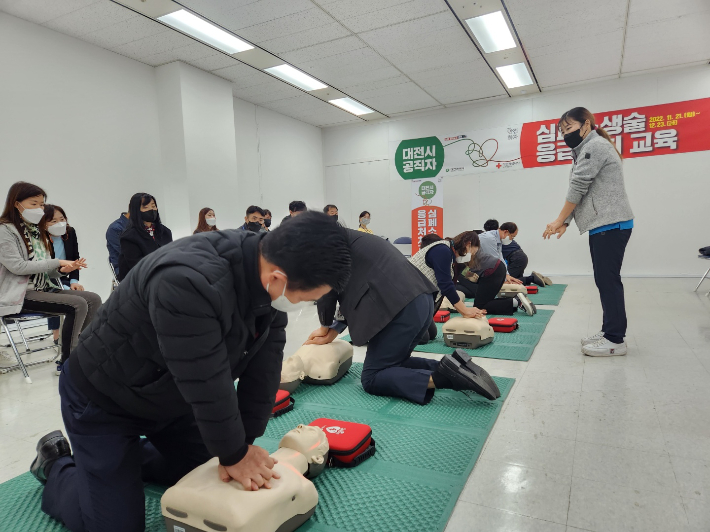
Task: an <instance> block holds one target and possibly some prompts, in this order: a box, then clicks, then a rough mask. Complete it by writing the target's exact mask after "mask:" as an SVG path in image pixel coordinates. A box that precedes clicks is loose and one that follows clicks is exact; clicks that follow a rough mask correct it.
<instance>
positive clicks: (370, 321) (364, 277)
mask: <svg viewBox="0 0 710 532" xmlns="http://www.w3.org/2000/svg"><path fill="white" fill-rule="evenodd" d="M347 235H348V240H349V242H350V253H351V256H352V275H351V276H350V281H349V282H348V283H347V285H346V286H345V288H344V289H341V290H340V289H337V288H334V289H333V291H332V292H330V293H329V294H328V295H326V296H325V297H323V298H322V299H320V300H319V301H318V317H319V318H320V323H321V325H322V326H321V327H320V328H319V329H316V330H315V331H313V332H312V333H311V335H310V337H309V339H308V341H307V342H306V343H307V344H320V345H322V344H327V343H330V342H332V341H333V340H334V339H335V338H336V337H337V336H338V334H339V333H341V332H343V331H344V330H345V328H346V327H348V328H349V330H350V337H351V338H352V341H353V344H355V345H365V344H367V355H365V364H364V366H363V368H362V378H361V382H362V387H363V389H364V390H365V391H366V392H368V393H371V394H373V395H388V396H393V397H402V398H404V399H408V400H410V401H413V402H415V403H419V404H426V403H428V402H429V401H430V400H431V398H432V397H433V395H434V389H435V388H449V389H454V390H472V391H474V392H476V393H478V394H481V395H483V396H484V397H486V398H487V399H490V400H494V399H497V398H498V397H500V391H499V390H498V386H496V383H495V381H494V380H493V379H492V378H491V377H490V375H488V373H486V371H485V370H484V369H483V368H481V367H480V366H477V365H476V364H474V363H473V361H471V357H470V356H469V355H468V354H467V353H466V352H465V351H463V350H460V349H457V350H456V352H455V353H453V354H452V355H444V357H443V358H442V359H441V360H440V361H437V360H432V359H428V358H422V357H414V356H412V350H413V349H414V347H415V346H416V345H417V344H418V343H419V342H420V340H421V338H422V337H423V336H424V335H425V334H426V333H427V331H428V329H429V325H430V324H431V323H432V316H433V315H434V296H435V295H436V294H437V293H438V290H437V288H436V287H435V286H434V285H433V284H432V283H430V282H429V280H428V279H427V278H426V277H425V276H424V274H423V273H422V272H421V271H419V269H418V268H417V267H416V266H414V265H412V263H410V262H409V261H408V260H407V259H406V258H405V256H404V255H402V253H400V251H399V250H398V249H397V248H395V247H394V246H393V245H392V244H390V243H389V242H387V241H386V240H383V239H382V238H380V237H377V236H374V235H369V234H367V233H363V232H360V231H354V230H352V229H348V230H347ZM338 302H339V303H340V313H341V314H342V316H343V318H344V319H343V320H334V317H335V311H336V307H337V304H338Z"/></svg>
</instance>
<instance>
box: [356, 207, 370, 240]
mask: <svg viewBox="0 0 710 532" xmlns="http://www.w3.org/2000/svg"><path fill="white" fill-rule="evenodd" d="M371 218H372V216H371V215H370V213H369V212H367V211H362V212H361V213H360V216H359V217H358V220H360V225H359V226H358V228H357V230H358V231H361V232H363V233H369V234H371V235H372V234H374V233H373V232H372V229H368V228H367V226H368V225H370V219H371Z"/></svg>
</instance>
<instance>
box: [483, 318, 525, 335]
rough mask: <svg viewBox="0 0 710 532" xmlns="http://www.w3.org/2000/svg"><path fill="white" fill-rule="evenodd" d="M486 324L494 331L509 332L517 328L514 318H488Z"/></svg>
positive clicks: (516, 321)
mask: <svg viewBox="0 0 710 532" xmlns="http://www.w3.org/2000/svg"><path fill="white" fill-rule="evenodd" d="M488 324H489V325H490V326H491V327H493V330H494V331H495V332H503V333H510V332H513V331H514V330H515V329H517V328H518V320H517V319H516V318H489V319H488Z"/></svg>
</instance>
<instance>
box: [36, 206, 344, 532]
mask: <svg viewBox="0 0 710 532" xmlns="http://www.w3.org/2000/svg"><path fill="white" fill-rule="evenodd" d="M349 277H350V250H349V245H348V238H347V234H346V233H345V230H344V229H342V228H341V227H340V226H339V225H338V224H335V223H333V222H332V219H331V218H329V217H328V216H326V215H325V214H322V213H304V214H302V215H301V216H299V217H297V218H294V219H293V220H292V221H291V222H289V223H287V224H284V225H283V226H281V227H279V228H277V229H275V230H274V231H272V232H270V233H259V234H256V233H252V232H248V231H239V230H230V231H214V232H209V233H200V234H197V235H194V236H191V237H187V238H183V239H180V240H178V241H176V242H173V243H172V244H170V245H168V246H165V247H163V248H160V249H159V250H158V251H155V252H154V253H152V254H150V255H148V256H147V257H145V258H144V259H143V260H141V261H140V262H139V263H138V265H136V266H135V267H134V268H133V269H132V270H131V272H130V273H129V274H128V276H127V277H126V279H125V280H124V281H123V282H122V283H121V284H120V286H119V287H118V288H117V289H116V291H115V292H113V294H111V297H110V298H109V299H108V301H107V302H106V303H105V304H104V305H103V307H101V309H100V310H99V311H98V313H97V314H96V317H95V318H94V321H93V322H92V323H91V325H90V326H89V327H87V328H86V330H85V331H84V332H83V333H82V335H81V338H80V340H79V345H78V346H77V347H76V349H74V351H72V353H71V356H70V357H69V360H68V362H67V363H66V364H65V366H64V372H63V373H62V375H61V377H60V380H59V394H60V397H61V408H62V416H63V418H64V426H65V427H66V431H67V433H68V436H69V439H70V440H71V445H72V448H73V451H74V454H73V456H72V455H71V451H70V448H69V443H68V442H67V440H66V439H65V438H64V436H63V435H62V433H61V432H60V431H55V432H53V433H50V434H48V435H46V436H44V437H43V438H42V439H41V440H40V441H39V443H38V445H37V458H36V459H35V460H34V462H33V463H32V466H31V471H32V473H33V474H34V475H35V476H36V477H37V479H38V480H39V481H40V482H42V483H45V488H44V493H43V496H42V509H43V510H44V511H45V512H46V513H48V514H49V515H51V516H52V517H54V518H56V519H58V520H60V521H62V522H63V523H64V524H65V525H66V526H67V527H68V528H69V529H70V530H72V531H75V532H79V531H88V532H94V531H95V532H106V531H109V530H116V531H121V532H137V531H142V530H144V529H145V502H144V496H143V482H144V481H150V482H157V483H160V484H165V485H171V484H173V483H175V482H176V481H177V480H179V479H180V478H181V477H182V476H184V475H185V474H187V473H188V472H189V471H191V470H192V469H194V468H195V467H197V466H199V465H201V464H203V463H204V462H206V461H208V460H209V459H211V458H212V457H214V456H217V457H219V460H220V464H221V465H220V467H219V474H220V476H221V478H222V480H224V481H225V482H229V481H230V480H234V481H237V482H240V483H241V484H242V485H243V486H244V488H245V489H247V490H258V489H259V488H270V483H269V480H270V479H271V478H278V477H277V473H275V472H274V471H273V469H272V468H273V466H274V460H272V459H271V458H270V457H269V453H268V452H267V451H266V450H264V449H262V448H260V447H256V446H254V445H253V442H254V439H255V438H258V437H259V436H261V435H262V434H263V433H264V430H265V428H266V423H267V421H268V420H269V416H270V414H271V409H272V407H273V402H274V397H275V395H276V390H277V389H278V386H279V381H280V375H281V363H282V359H283V348H284V345H285V343H286V333H285V330H284V329H285V327H286V323H287V315H286V314H285V311H288V310H292V309H294V308H297V307H298V306H299V304H304V305H307V304H309V302H311V304H312V302H313V301H315V300H317V299H319V298H320V297H321V296H323V295H324V294H326V293H328V292H330V291H331V290H342V289H343V288H344V287H345V285H346V284H347V281H348V278H349ZM235 379H239V383H238V386H237V388H236V390H235V386H234V381H235ZM141 436H145V438H144V439H143V438H141Z"/></svg>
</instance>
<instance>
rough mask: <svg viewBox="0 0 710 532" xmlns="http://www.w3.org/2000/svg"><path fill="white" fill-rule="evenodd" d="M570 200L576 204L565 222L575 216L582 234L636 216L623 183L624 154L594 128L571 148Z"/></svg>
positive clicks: (568, 196)
mask: <svg viewBox="0 0 710 532" xmlns="http://www.w3.org/2000/svg"><path fill="white" fill-rule="evenodd" d="M572 157H573V158H574V163H573V164H572V170H571V171H570V176H569V189H568V191H567V201H569V202H570V203H575V204H576V205H577V206H576V207H575V208H574V211H573V212H572V214H571V215H570V217H569V218H567V220H565V222H566V223H567V224H569V223H570V222H571V221H572V219H573V218H574V221H575V223H576V224H577V227H578V228H579V234H583V233H585V232H586V231H589V230H590V229H596V228H597V227H601V226H603V225H609V224H614V223H618V222H625V221H626V220H631V219H633V217H634V213H633V212H632V211H631V205H630V204H629V198H628V196H627V195H626V187H625V186H624V171H623V168H622V164H621V158H620V157H619V154H618V153H616V149H615V148H614V146H613V145H612V144H611V142H609V141H608V140H606V139H605V138H604V137H602V136H601V135H599V134H598V133H597V132H596V131H591V132H590V133H589V135H587V136H586V138H585V139H584V140H583V141H582V142H581V143H580V145H579V146H577V147H576V148H574V149H573V150H572Z"/></svg>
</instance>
